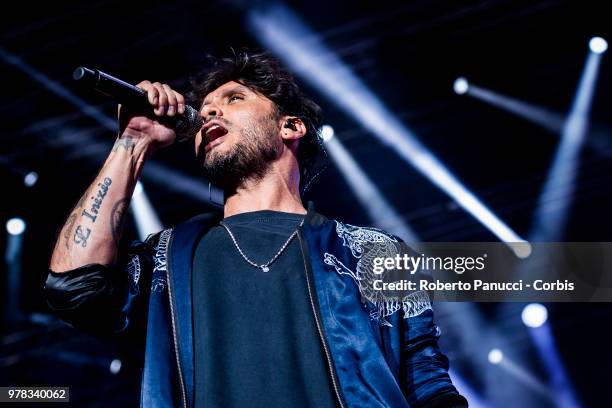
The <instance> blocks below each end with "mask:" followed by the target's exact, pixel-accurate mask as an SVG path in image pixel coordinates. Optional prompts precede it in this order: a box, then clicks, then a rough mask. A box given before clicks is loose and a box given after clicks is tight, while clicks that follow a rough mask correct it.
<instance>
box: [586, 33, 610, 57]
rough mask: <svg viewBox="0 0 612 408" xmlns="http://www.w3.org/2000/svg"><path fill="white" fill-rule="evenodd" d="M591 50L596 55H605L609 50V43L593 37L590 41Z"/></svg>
mask: <svg viewBox="0 0 612 408" xmlns="http://www.w3.org/2000/svg"><path fill="white" fill-rule="evenodd" d="M589 48H590V49H591V51H593V52H594V53H595V54H603V53H604V52H606V50H607V49H608V42H607V41H606V40H604V39H603V38H601V37H593V38H591V41H589Z"/></svg>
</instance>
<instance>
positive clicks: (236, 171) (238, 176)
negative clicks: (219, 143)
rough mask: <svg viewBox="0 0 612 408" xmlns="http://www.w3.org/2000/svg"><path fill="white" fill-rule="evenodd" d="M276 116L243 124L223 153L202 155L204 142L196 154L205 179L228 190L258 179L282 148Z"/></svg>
mask: <svg viewBox="0 0 612 408" xmlns="http://www.w3.org/2000/svg"><path fill="white" fill-rule="evenodd" d="M276 119H277V118H276V115H269V116H267V117H265V118H263V119H259V120H253V121H251V122H250V123H246V124H245V126H244V127H243V128H242V130H241V131H240V138H239V140H238V142H236V144H235V145H234V146H232V147H231V148H230V150H229V151H226V152H216V151H215V149H213V150H211V151H210V152H208V154H205V153H204V146H205V145H206V143H205V142H203V143H202V144H201V145H200V152H199V154H198V156H199V157H200V160H201V161H202V168H203V170H204V175H205V176H206V178H207V179H208V181H210V182H211V183H212V184H214V185H215V186H217V187H219V188H221V189H223V190H224V191H225V192H230V193H231V192H235V191H236V190H237V189H238V188H240V187H242V186H244V185H245V183H246V182H247V181H250V182H257V181H259V180H261V179H262V178H263V177H264V176H265V175H266V173H267V172H268V170H269V168H270V164H271V162H272V161H273V160H275V159H276V158H277V157H278V155H279V154H280V152H281V149H282V141H281V140H280V139H277V138H276V136H277V134H278V128H277V127H276Z"/></svg>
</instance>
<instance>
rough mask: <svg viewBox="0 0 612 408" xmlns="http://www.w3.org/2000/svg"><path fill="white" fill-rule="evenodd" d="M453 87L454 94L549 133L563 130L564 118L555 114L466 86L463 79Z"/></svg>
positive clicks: (510, 98)
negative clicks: (541, 128) (468, 97)
mask: <svg viewBox="0 0 612 408" xmlns="http://www.w3.org/2000/svg"><path fill="white" fill-rule="evenodd" d="M453 87H454V89H455V92H456V93H457V94H459V95H463V94H465V95H468V96H471V97H473V98H476V99H479V100H481V101H483V102H487V103H489V104H491V105H493V106H495V107H497V108H500V109H503V110H505V111H508V112H510V113H512V114H514V115H516V116H519V117H521V118H524V119H526V120H528V121H530V122H532V123H535V124H537V125H539V126H541V127H543V128H544V129H546V130H548V131H550V132H553V133H560V132H561V130H562V129H563V123H564V122H565V117H564V115H561V114H559V113H557V112H554V111H551V110H548V109H545V108H542V107H540V106H536V105H534V104H531V103H528V102H525V101H521V100H519V99H516V98H513V97H510V96H507V95H502V94H500V93H498V92H494V91H492V90H490V89H486V88H483V87H481V86H479V85H474V84H473V83H469V85H468V81H467V80H466V79H465V78H463V77H461V78H457V80H456V81H455V84H454V86H453Z"/></svg>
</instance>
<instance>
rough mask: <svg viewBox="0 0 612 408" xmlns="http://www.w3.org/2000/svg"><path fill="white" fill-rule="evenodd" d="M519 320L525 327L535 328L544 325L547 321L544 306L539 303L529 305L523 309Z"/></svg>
mask: <svg viewBox="0 0 612 408" xmlns="http://www.w3.org/2000/svg"><path fill="white" fill-rule="evenodd" d="M521 318H522V319H523V323H525V326H527V327H533V328H537V327H540V326H542V325H543V324H544V323H546V319H548V310H547V309H546V306H544V305H541V304H539V303H530V304H528V305H527V306H525V308H524V309H523V313H521Z"/></svg>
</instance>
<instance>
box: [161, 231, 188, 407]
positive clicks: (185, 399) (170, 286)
mask: <svg viewBox="0 0 612 408" xmlns="http://www.w3.org/2000/svg"><path fill="white" fill-rule="evenodd" d="M172 238H173V234H172V233H170V236H169V237H168V247H167V248H166V282H167V283H168V300H169V302H170V317H171V320H172V338H173V339H174V352H175V355H176V366H177V369H178V375H179V382H180V387H181V397H182V402H183V404H182V405H183V407H184V408H187V398H186V392H185V383H184V381H183V369H182V368H181V359H180V358H179V350H178V341H177V340H176V339H177V336H176V320H178V317H177V318H176V319H175V317H174V305H173V302H172V283H171V280H170V264H171V262H170V246H171V245H172Z"/></svg>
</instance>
